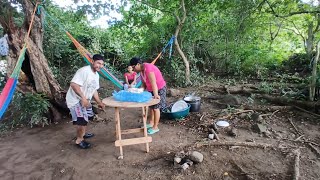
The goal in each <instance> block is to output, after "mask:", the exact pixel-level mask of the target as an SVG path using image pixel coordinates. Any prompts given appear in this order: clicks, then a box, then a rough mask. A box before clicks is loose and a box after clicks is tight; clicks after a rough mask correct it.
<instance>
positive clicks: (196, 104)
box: [183, 96, 201, 112]
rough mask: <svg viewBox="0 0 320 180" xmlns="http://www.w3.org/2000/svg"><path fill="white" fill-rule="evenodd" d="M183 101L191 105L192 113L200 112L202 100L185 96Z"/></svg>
mask: <svg viewBox="0 0 320 180" xmlns="http://www.w3.org/2000/svg"><path fill="white" fill-rule="evenodd" d="M183 100H184V101H185V102H186V103H188V104H190V105H191V107H190V112H199V111H200V106H201V98H200V97H197V96H185V97H184V98H183Z"/></svg>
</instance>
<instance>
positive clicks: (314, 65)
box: [309, 41, 320, 101]
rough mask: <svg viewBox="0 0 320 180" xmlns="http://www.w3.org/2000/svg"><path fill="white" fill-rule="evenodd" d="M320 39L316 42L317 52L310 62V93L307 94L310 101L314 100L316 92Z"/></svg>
mask: <svg viewBox="0 0 320 180" xmlns="http://www.w3.org/2000/svg"><path fill="white" fill-rule="evenodd" d="M319 46H320V41H319V42H318V44H317V54H316V57H315V58H314V60H313V63H312V77H311V82H310V91H309V92H310V94H309V100H310V101H314V96H315V93H316V82H317V68H318V67H317V64H318V60H319V53H320V52H319V51H320V49H319V48H320V47H319Z"/></svg>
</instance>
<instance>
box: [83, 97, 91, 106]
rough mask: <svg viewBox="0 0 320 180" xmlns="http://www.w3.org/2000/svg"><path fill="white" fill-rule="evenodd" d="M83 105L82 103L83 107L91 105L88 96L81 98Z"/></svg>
mask: <svg viewBox="0 0 320 180" xmlns="http://www.w3.org/2000/svg"><path fill="white" fill-rule="evenodd" d="M81 105H82V107H86V108H87V107H89V105H90V103H89V101H88V99H86V98H82V99H81Z"/></svg>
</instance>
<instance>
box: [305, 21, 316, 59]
mask: <svg viewBox="0 0 320 180" xmlns="http://www.w3.org/2000/svg"><path fill="white" fill-rule="evenodd" d="M313 41H314V32H313V22H312V21H310V22H309V24H308V37H307V39H306V42H305V43H306V44H305V46H306V47H305V48H306V53H307V57H308V59H310V60H311V58H312V50H313Z"/></svg>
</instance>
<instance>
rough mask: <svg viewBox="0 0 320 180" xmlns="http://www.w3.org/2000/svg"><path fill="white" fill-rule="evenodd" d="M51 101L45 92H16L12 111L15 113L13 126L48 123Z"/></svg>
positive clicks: (43, 124)
mask: <svg viewBox="0 0 320 180" xmlns="http://www.w3.org/2000/svg"><path fill="white" fill-rule="evenodd" d="M49 107H50V103H49V101H48V98H46V97H45V95H43V94H37V93H27V94H25V95H23V94H21V93H16V94H15V96H14V99H13V102H12V111H11V112H13V113H14V114H13V115H12V116H13V119H12V121H11V122H10V124H11V127H14V126H17V125H24V124H28V125H30V126H31V127H33V126H35V125H38V126H39V125H40V126H42V127H43V126H45V125H48V124H49V122H48V118H47V117H45V115H46V114H47V113H48V111H49Z"/></svg>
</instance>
